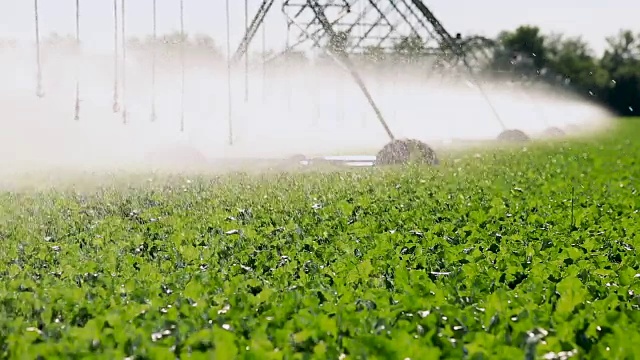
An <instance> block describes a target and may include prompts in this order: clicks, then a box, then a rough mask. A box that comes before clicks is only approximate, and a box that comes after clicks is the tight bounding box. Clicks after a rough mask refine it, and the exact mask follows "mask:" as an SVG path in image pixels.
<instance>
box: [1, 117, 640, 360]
mask: <svg viewBox="0 0 640 360" xmlns="http://www.w3.org/2000/svg"><path fill="white" fill-rule="evenodd" d="M639 138H640V126H639V125H638V124H637V123H634V122H627V123H622V124H620V125H619V127H618V129H617V130H616V131H615V132H613V133H610V134H605V135H601V136H600V137H598V138H597V139H588V140H584V139H582V140H580V139H574V140H566V141H565V140H561V141H554V142H552V143H540V144H536V143H528V144H526V148H524V147H522V146H519V147H508V148H506V149H496V150H481V151H479V152H478V153H461V154H456V155H455V156H454V155H450V156H449V157H447V156H445V157H444V158H443V159H442V164H441V166H439V167H435V168H434V167H420V166H410V167H407V168H401V169H399V168H392V169H385V168H373V169H358V170H354V171H351V170H350V171H335V172H323V173H315V172H306V173H300V174H266V175H263V176H259V177H258V176H249V175H246V174H234V175H229V176H223V177H215V178H214V177H207V176H193V177H186V176H182V177H171V178H166V177H155V178H153V179H152V180H153V181H141V182H138V181H137V180H134V179H129V181H130V182H131V185H130V186H122V185H109V186H102V187H100V188H99V189H92V190H83V191H81V190H79V189H67V190H57V191H55V190H47V191H41V192H33V191H28V192H5V193H2V194H0V209H1V211H0V238H1V239H2V242H3V251H2V252H0V274H1V275H2V281H1V282H0V329H1V330H2V331H0V351H1V352H2V355H1V356H2V357H5V358H24V357H26V358H37V357H38V356H39V357H42V358H56V357H80V356H92V357H97V358H105V359H118V358H136V359H140V358H153V359H163V358H171V359H174V358H177V357H179V358H186V357H193V358H203V359H204V358H211V356H212V355H214V356H215V357H216V358H224V359H231V358H246V359H303V358H318V359H325V358H332V359H358V358H361V359H364V358H380V359H382V358H385V359H387V358H389V359H396V358H397V359H404V358H412V359H417V358H420V359H429V358H434V359H436V358H442V357H445V358H470V359H481V358H504V359H521V358H525V359H534V358H542V357H544V358H547V359H551V358H558V359H560V358H568V357H575V358H612V359H615V358H635V357H640V352H639V350H638V347H637V346H635V344H636V343H638V342H640V331H639V330H638V329H640V326H639V324H640V297H639V296H638V293H639V292H640V270H639V264H638V255H637V252H636V251H637V248H638V247H639V246H640V239H639V234H640V226H639V225H638V212H639V211H640V200H639V199H640V198H639V197H638V193H637V191H638V186H639V184H640V182H638V178H640V170H639V169H640V168H638V166H637V164H636V161H637V160H636V159H638V158H639V156H640V142H638V141H637V139H639Z"/></svg>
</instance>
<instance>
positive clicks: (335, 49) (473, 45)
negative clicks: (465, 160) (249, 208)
mask: <svg viewBox="0 0 640 360" xmlns="http://www.w3.org/2000/svg"><path fill="white" fill-rule="evenodd" d="M147 1H150V2H151V9H152V13H151V15H150V16H151V18H152V24H153V25H152V29H150V30H152V38H153V44H154V46H153V49H152V52H153V55H152V58H151V72H152V75H151V84H150V88H151V104H150V107H151V110H150V113H151V115H150V118H151V121H154V120H155V119H156V116H157V110H156V72H157V70H156V61H157V59H156V58H157V54H156V51H157V50H156V46H155V44H156V43H157V36H158V34H157V6H156V1H157V0H147ZM175 1H176V2H177V4H176V5H177V6H179V12H178V16H179V23H180V36H181V41H182V42H181V44H180V48H179V52H180V67H181V72H180V74H181V75H180V76H181V93H180V100H179V101H180V126H179V129H180V131H184V129H185V110H184V107H185V105H184V103H185V99H184V98H185V90H184V88H185V85H184V84H185V53H184V52H185V48H184V41H185V38H186V35H185V21H184V0H175ZM38 2H39V0H34V22H35V37H36V47H37V51H36V57H37V58H36V66H37V84H36V87H37V91H36V93H37V95H38V96H39V97H43V96H45V92H44V91H43V85H42V78H43V74H42V72H43V71H42V65H41V58H40V53H41V49H40V47H41V45H40V40H41V39H40V21H41V20H40V18H39V13H38V11H39V9H38ZM80 2H81V1H80V0H75V25H76V34H75V40H76V45H77V46H78V47H79V46H80V25H81V7H80ZM126 3H127V0H113V7H112V9H113V14H112V16H113V29H112V30H113V43H114V44H113V55H114V56H113V59H114V60H113V68H114V78H113V103H112V110H113V112H114V113H120V114H121V116H122V122H123V123H125V124H126V123H127V121H128V109H127V101H126V99H127V71H126V66H125V64H126V61H127V46H126V45H127V42H126V39H127V26H126V21H125V20H126V16H127V13H126V11H127V10H126V9H127V8H126ZM229 3H230V0H225V15H226V16H225V18H226V39H227V41H226V47H227V77H228V86H227V91H228V93H229V102H228V117H229V124H228V131H229V132H228V143H229V145H233V142H234V140H233V139H234V136H233V123H232V113H233V111H232V102H231V98H232V95H231V92H232V86H231V72H232V67H233V66H235V65H237V64H239V63H240V62H241V61H242V60H243V59H244V60H245V62H244V74H245V93H244V98H245V101H246V100H247V99H248V98H249V76H248V72H249V60H248V59H249V54H248V49H249V46H250V44H251V43H252V41H254V40H255V38H256V36H257V34H258V32H259V30H260V29H261V28H262V30H263V32H262V41H263V57H262V64H263V66H264V64H266V63H269V62H272V61H274V60H276V59H278V58H280V57H282V56H284V55H287V54H290V53H292V52H295V51H299V50H301V49H306V50H308V49H315V50H321V51H322V52H324V53H325V54H326V55H328V57H329V58H330V59H331V61H333V62H335V64H337V65H339V66H340V67H341V68H342V69H344V70H345V71H346V72H347V73H348V74H349V76H350V77H351V79H352V80H353V82H354V83H355V84H356V85H357V87H358V89H359V90H360V92H361V93H362V95H363V96H364V98H365V99H366V101H367V103H368V106H370V108H371V109H372V110H373V112H374V113H375V115H376V118H377V120H378V122H379V123H380V125H381V126H382V127H383V129H384V130H385V132H386V134H387V136H388V138H389V143H388V144H387V145H385V146H384V148H383V149H382V150H381V151H380V152H379V153H378V155H377V156H376V160H375V163H376V164H396V163H406V162H408V161H410V160H411V161H413V160H418V161H421V162H425V163H429V164H435V163H437V158H436V155H435V152H434V151H433V149H432V148H430V147H429V146H428V145H427V144H424V143H422V142H421V141H418V140H414V139H398V138H397V137H396V136H395V135H394V132H393V130H392V129H391V127H390V126H389V124H388V122H387V121H386V119H385V114H383V112H382V110H381V109H380V107H379V106H378V103H377V100H376V99H375V97H374V96H373V95H372V94H371V92H370V91H369V89H368V87H367V84H366V80H365V79H363V76H362V75H361V72H360V71H359V65H358V61H359V60H358V59H361V58H362V57H363V56H368V55H371V53H372V52H375V53H376V54H378V55H380V54H388V55H389V56H390V57H392V56H394V55H393V54H394V53H395V54H396V55H397V54H398V44H402V43H403V42H405V43H406V44H409V45H411V46H413V49H414V50H412V51H418V52H419V54H418V55H420V57H421V58H429V59H431V61H430V63H429V64H430V66H426V67H425V68H424V72H426V73H433V74H453V75H455V76H458V77H460V76H462V77H464V78H465V79H466V80H467V83H468V84H471V87H472V88H473V89H475V90H477V91H478V93H479V95H480V96H481V97H482V98H483V101H484V102H485V103H486V105H487V108H488V110H489V111H491V113H492V116H493V117H494V119H495V121H496V122H497V123H498V124H499V125H500V127H501V129H502V133H501V134H500V136H499V137H498V138H499V139H506V140H526V139H528V137H527V136H526V135H525V134H524V133H523V132H522V131H520V130H514V129H509V128H507V126H506V125H505V123H504V122H503V120H502V119H501V117H500V114H499V112H498V111H497V110H496V107H495V106H494V104H493V102H492V99H491V98H490V97H489V96H488V94H487V92H486V91H485V89H484V85H483V83H482V82H481V81H480V80H479V75H478V73H479V71H481V70H482V69H486V65H487V64H488V63H489V62H490V61H491V56H492V54H493V48H494V47H495V46H496V44H495V43H494V42H493V41H492V40H490V39H486V38H483V37H478V36H472V37H466V38H463V37H462V36H461V34H459V33H458V34H455V35H452V34H451V33H449V32H448V31H447V30H446V28H445V27H444V25H443V24H442V23H441V22H440V21H439V20H438V19H437V18H436V16H435V15H434V13H433V12H432V11H431V10H430V9H429V7H428V6H427V5H426V4H425V2H424V1H422V0H278V2H277V3H276V0H261V3H260V6H259V7H258V9H257V11H256V12H255V14H253V17H250V16H249V15H250V13H249V7H248V3H247V1H246V0H245V1H244V10H245V11H244V17H245V19H244V20H245V21H244V25H245V28H244V36H242V38H241V40H240V42H239V44H237V46H235V47H234V46H233V44H232V43H231V41H230V35H229V33H230V30H229V23H230V20H231V19H230V11H229ZM277 5H280V10H281V12H282V14H283V15H284V17H285V19H286V24H287V29H286V33H287V44H286V47H285V49H284V50H283V51H282V52H280V53H277V54H274V55H272V56H269V57H267V56H266V55H265V52H264V41H265V36H266V35H265V32H264V29H265V25H264V22H265V18H266V17H267V14H269V13H270V12H274V11H277ZM119 20H120V21H119ZM119 23H120V24H121V26H120V27H118V24H119ZM411 46H409V47H411ZM234 49H235V51H234ZM416 49H417V50H416ZM80 90H81V89H80V75H79V73H76V91H75V108H74V109H75V111H74V119H75V120H80V114H81V112H80V103H81V93H80Z"/></svg>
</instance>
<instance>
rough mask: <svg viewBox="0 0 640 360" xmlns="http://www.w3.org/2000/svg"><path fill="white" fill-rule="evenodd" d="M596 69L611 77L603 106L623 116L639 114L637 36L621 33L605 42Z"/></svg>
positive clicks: (639, 53)
mask: <svg viewBox="0 0 640 360" xmlns="http://www.w3.org/2000/svg"><path fill="white" fill-rule="evenodd" d="M607 45H608V46H607V50H606V51H605V53H604V55H603V57H602V59H601V61H600V65H601V67H602V68H603V69H605V70H607V71H608V72H609V74H610V76H611V85H610V86H609V87H608V92H607V102H608V103H609V104H610V105H611V107H612V108H614V109H615V110H617V111H618V112H620V113H621V114H623V115H632V116H633V115H635V116H637V115H638V112H639V111H640V34H637V35H634V34H633V33H632V32H631V31H629V30H622V31H620V32H619V33H618V34H617V35H615V36H612V37H608V38H607Z"/></svg>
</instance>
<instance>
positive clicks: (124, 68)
mask: <svg viewBox="0 0 640 360" xmlns="http://www.w3.org/2000/svg"><path fill="white" fill-rule="evenodd" d="M120 11H121V14H122V35H121V36H120V37H121V42H122V123H123V124H126V123H127V120H128V119H127V96H126V94H127V32H126V27H125V24H126V12H125V0H122V2H121V4H120Z"/></svg>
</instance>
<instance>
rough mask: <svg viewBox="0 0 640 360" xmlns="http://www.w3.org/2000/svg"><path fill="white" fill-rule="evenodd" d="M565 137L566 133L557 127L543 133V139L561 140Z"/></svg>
mask: <svg viewBox="0 0 640 360" xmlns="http://www.w3.org/2000/svg"><path fill="white" fill-rule="evenodd" d="M564 135H565V133H564V131H563V130H562V129H560V128H559V127H555V126H553V127H550V128H547V129H545V130H544V132H543V133H542V136H543V137H545V138H550V139H557V138H561V137H563V136H564Z"/></svg>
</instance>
